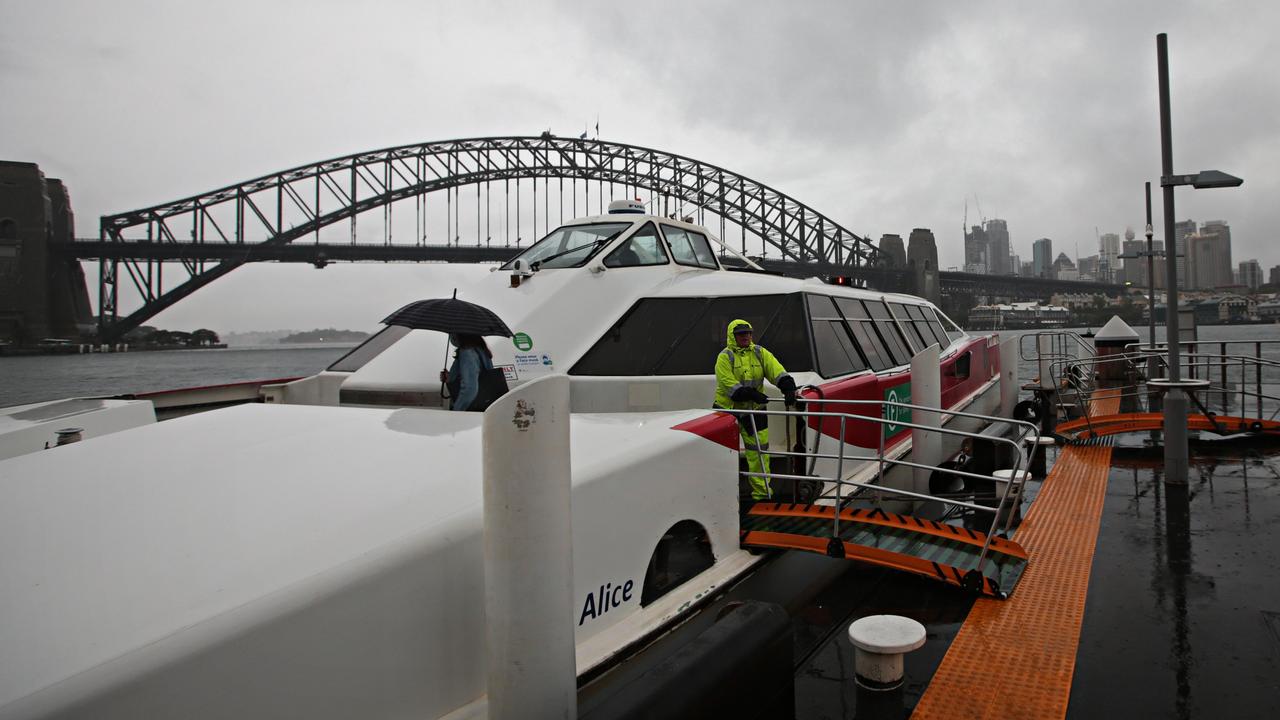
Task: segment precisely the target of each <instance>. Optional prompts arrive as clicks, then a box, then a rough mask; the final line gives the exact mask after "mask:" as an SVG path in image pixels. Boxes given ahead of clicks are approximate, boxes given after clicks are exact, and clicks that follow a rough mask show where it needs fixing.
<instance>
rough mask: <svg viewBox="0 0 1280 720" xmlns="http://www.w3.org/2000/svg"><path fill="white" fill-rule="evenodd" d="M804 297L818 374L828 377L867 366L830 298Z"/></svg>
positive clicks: (846, 373)
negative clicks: (807, 308) (806, 303)
mask: <svg viewBox="0 0 1280 720" xmlns="http://www.w3.org/2000/svg"><path fill="white" fill-rule="evenodd" d="M805 297H806V299H807V300H808V302H809V325H810V327H811V328H812V329H813V347H814V351H815V353H816V354H817V356H818V357H817V359H818V374H820V375H822V376H823V377H826V378H830V377H837V376H839V375H848V374H849V373H854V372H859V371H862V370H865V369H867V363H866V361H865V360H863V359H862V356H861V355H860V354H859V353H858V348H857V346H856V345H855V344H854V342H853V338H851V337H850V336H849V332H848V330H847V329H846V328H845V324H844V318H842V317H841V316H840V313H839V312H838V311H837V310H836V306H835V303H834V302H832V300H831V298H830V297H829V296H827V295H806V296H805Z"/></svg>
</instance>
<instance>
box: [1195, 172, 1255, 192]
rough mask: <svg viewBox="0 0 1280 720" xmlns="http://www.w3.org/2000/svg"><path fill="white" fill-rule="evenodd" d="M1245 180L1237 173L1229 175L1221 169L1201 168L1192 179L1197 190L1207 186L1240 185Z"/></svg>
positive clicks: (1224, 186)
mask: <svg viewBox="0 0 1280 720" xmlns="http://www.w3.org/2000/svg"><path fill="white" fill-rule="evenodd" d="M1243 184H1244V180H1242V179H1241V178H1238V177H1236V176H1235V175H1228V174H1226V173H1224V172H1222V171H1221V170H1201V171H1200V172H1198V173H1196V174H1195V176H1194V178H1193V179H1192V180H1191V187H1193V188H1195V189H1197V190H1204V189H1206V188H1227V187H1240V186H1241V185H1243Z"/></svg>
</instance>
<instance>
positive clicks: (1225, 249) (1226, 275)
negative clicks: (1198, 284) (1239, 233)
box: [1200, 220, 1236, 285]
mask: <svg viewBox="0 0 1280 720" xmlns="http://www.w3.org/2000/svg"><path fill="white" fill-rule="evenodd" d="M1200 234H1201V235H1213V236H1214V237H1217V238H1218V254H1217V262H1218V266H1217V268H1215V269H1214V276H1215V277H1217V278H1218V280H1219V284H1220V285H1231V284H1234V283H1233V281H1232V278H1233V273H1234V272H1235V270H1236V264H1235V263H1233V262H1231V228H1230V227H1229V226H1228V225H1227V223H1226V222H1225V221H1222V220H1209V221H1207V222H1205V223H1204V224H1202V225H1201V226H1200Z"/></svg>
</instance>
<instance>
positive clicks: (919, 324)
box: [906, 305, 950, 352]
mask: <svg viewBox="0 0 1280 720" xmlns="http://www.w3.org/2000/svg"><path fill="white" fill-rule="evenodd" d="M906 311H907V317H909V318H911V324H912V325H913V326H915V331H916V333H918V334H919V335H920V339H921V340H922V341H923V342H924V345H922V346H921V347H929V346H930V345H933V344H937V346H938V350H939V352H941V351H942V350H946V349H947V345H949V344H950V343H948V342H947V336H946V333H941V337H939V333H935V332H934V331H933V327H931V326H930V324H929V318H930V317H932V315H933V313H932V312H929V311H928V309H927V308H925V307H923V306H920V305H907V306H906ZM934 322H935V323H936V322H937V321H936V320H935V321H934Z"/></svg>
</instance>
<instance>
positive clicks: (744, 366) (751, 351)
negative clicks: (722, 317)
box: [715, 320, 788, 410]
mask: <svg viewBox="0 0 1280 720" xmlns="http://www.w3.org/2000/svg"><path fill="white" fill-rule="evenodd" d="M743 325H745V326H747V327H748V328H750V327H751V323H749V322H747V321H746V320H734V321H733V322H731V323H729V329H728V331H727V332H726V336H727V337H726V340H725V349H724V350H721V351H720V354H719V355H718V356H716V402H715V407H718V408H724V409H726V410H759V409H762V408H763V407H764V405H760V404H758V403H756V402H754V401H751V400H747V401H738V402H735V401H734V400H733V393H734V391H736V390H737V389H738V388H740V387H751V388H755V389H756V390H760V391H761V392H763V391H764V381H765V380H768V381H769V382H770V383H772V384H774V385H777V384H778V381H779V380H781V379H782V378H783V377H785V376H788V373H787V369H786V368H784V367H782V363H780V362H778V359H777V358H775V357H774V356H773V353H771V352H769V351H768V350H765V349H764V348H762V347H760V346H759V345H756V344H755V343H754V342H753V343H751V344H750V345H749V346H747V347H745V348H741V347H738V343H737V341H736V340H735V339H734V337H733V331H734V330H736V329H738V328H739V327H741V326H743Z"/></svg>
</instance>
